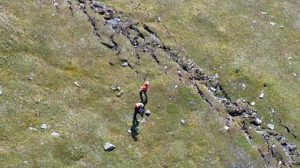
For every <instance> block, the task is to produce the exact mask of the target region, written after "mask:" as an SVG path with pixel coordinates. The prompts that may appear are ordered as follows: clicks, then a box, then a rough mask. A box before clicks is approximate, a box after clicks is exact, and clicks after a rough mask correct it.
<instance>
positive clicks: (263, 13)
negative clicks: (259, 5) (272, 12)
mask: <svg viewBox="0 0 300 168" xmlns="http://www.w3.org/2000/svg"><path fill="white" fill-rule="evenodd" d="M260 14H262V15H267V14H268V13H267V12H264V11H261V12H260Z"/></svg>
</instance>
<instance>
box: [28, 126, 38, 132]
mask: <svg viewBox="0 0 300 168" xmlns="http://www.w3.org/2000/svg"><path fill="white" fill-rule="evenodd" d="M29 130H30V131H38V130H37V129H36V128H34V127H29Z"/></svg>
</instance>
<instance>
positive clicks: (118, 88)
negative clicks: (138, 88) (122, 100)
mask: <svg viewBox="0 0 300 168" xmlns="http://www.w3.org/2000/svg"><path fill="white" fill-rule="evenodd" d="M111 90H112V91H121V87H120V86H117V87H116V86H112V87H111Z"/></svg>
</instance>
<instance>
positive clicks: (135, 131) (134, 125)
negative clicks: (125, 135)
mask: <svg viewBox="0 0 300 168" xmlns="http://www.w3.org/2000/svg"><path fill="white" fill-rule="evenodd" d="M138 114H140V115H141V117H142V118H143V117H144V114H145V109H144V108H140V109H138V110H135V111H134V114H133V120H132V126H131V134H132V135H133V136H136V135H137V134H138V127H139V124H140V123H139V121H138V119H137V115H138Z"/></svg>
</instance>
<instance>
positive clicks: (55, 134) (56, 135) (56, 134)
mask: <svg viewBox="0 0 300 168" xmlns="http://www.w3.org/2000/svg"><path fill="white" fill-rule="evenodd" d="M51 135H52V136H53V137H59V136H60V134H59V133H58V132H52V133H51Z"/></svg>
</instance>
